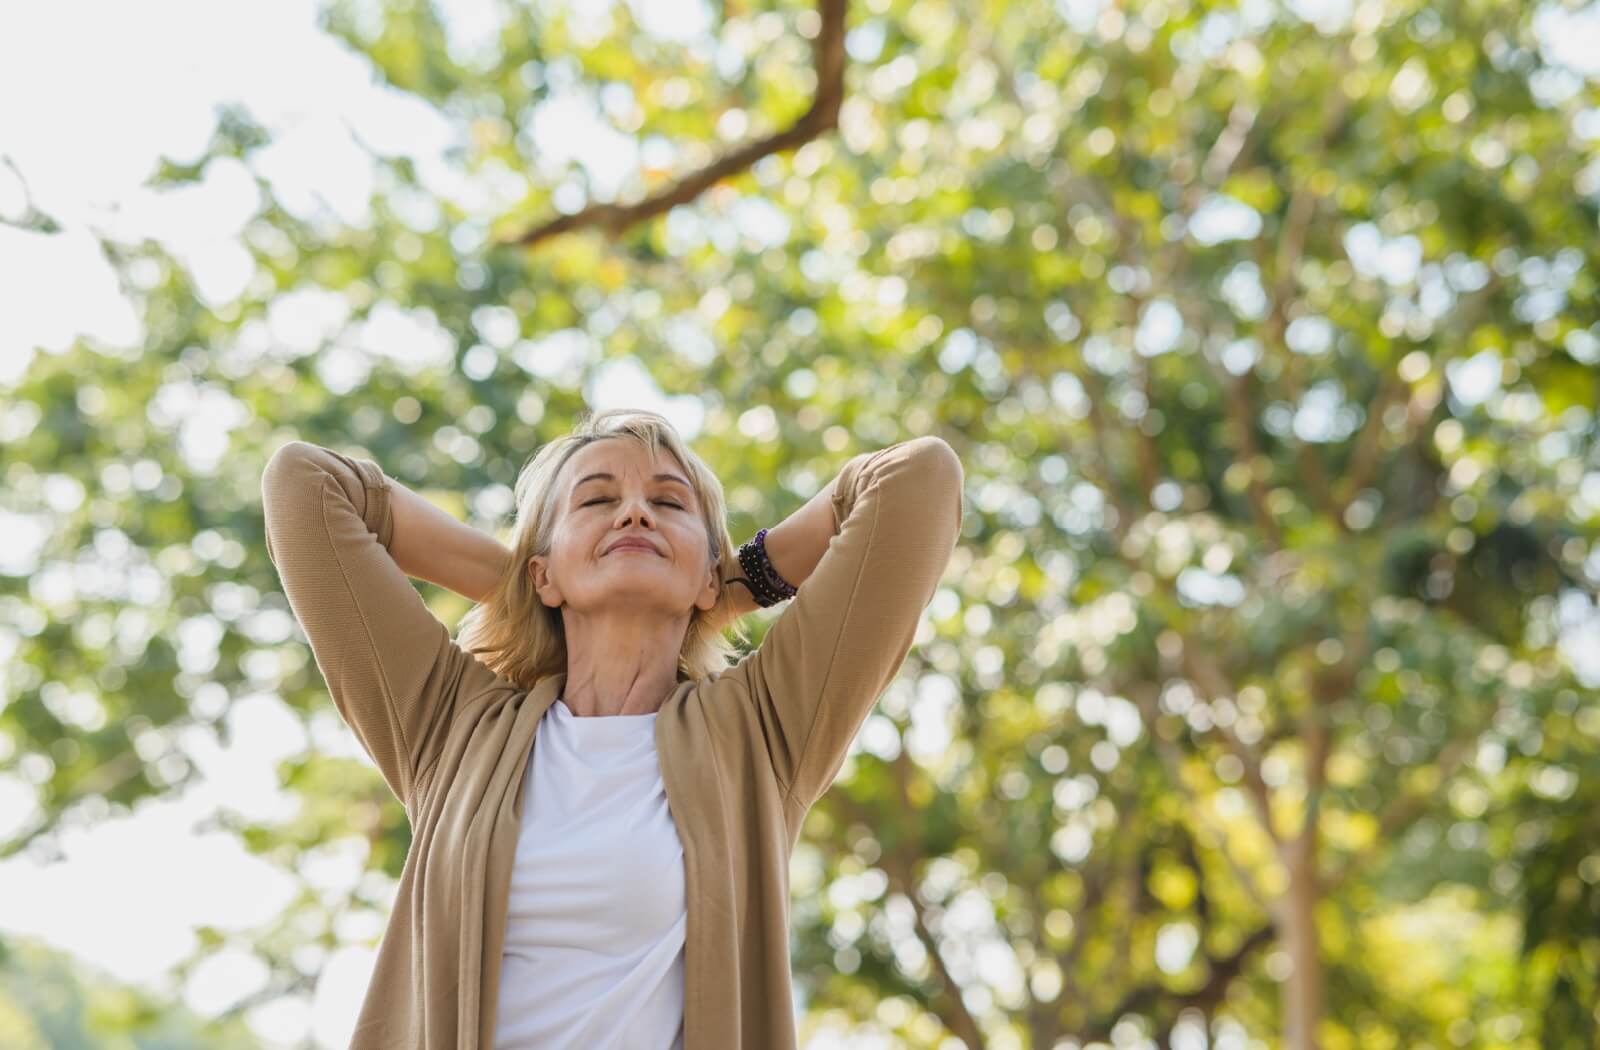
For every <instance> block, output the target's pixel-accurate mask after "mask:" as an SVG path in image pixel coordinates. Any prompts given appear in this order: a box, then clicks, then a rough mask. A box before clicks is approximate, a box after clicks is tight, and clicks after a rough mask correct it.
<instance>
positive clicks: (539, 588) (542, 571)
mask: <svg viewBox="0 0 1600 1050" xmlns="http://www.w3.org/2000/svg"><path fill="white" fill-rule="evenodd" d="M528 577H529V579H530V580H531V582H532V583H533V590H534V593H536V594H537V595H538V596H539V601H540V602H542V603H544V604H545V605H548V606H549V607H550V608H552V609H559V608H561V588H560V587H558V586H556V584H555V581H553V580H552V579H550V559H549V558H548V557H547V556H546V555H543V554H535V555H534V556H533V557H531V558H529V559H528Z"/></svg>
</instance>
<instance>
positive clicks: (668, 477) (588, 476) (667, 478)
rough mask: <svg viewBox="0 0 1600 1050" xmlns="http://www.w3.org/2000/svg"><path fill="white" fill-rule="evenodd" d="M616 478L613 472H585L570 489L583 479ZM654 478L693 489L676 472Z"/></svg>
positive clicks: (582, 481) (610, 479) (574, 489)
mask: <svg viewBox="0 0 1600 1050" xmlns="http://www.w3.org/2000/svg"><path fill="white" fill-rule="evenodd" d="M616 480H617V476H616V475H615V474H606V473H599V474H585V475H584V476H583V477H581V478H579V479H578V480H577V481H576V482H574V483H573V486H572V490H573V491H574V492H576V491H577V490H578V486H579V485H582V484H583V483H584V482H585V481H616ZM654 480H656V481H676V482H677V483H678V484H680V485H682V486H683V487H684V488H686V489H689V490H690V491H691V492H692V491H693V486H691V485H690V484H689V483H688V482H687V481H685V480H683V479H682V478H680V477H679V476H678V475H676V474H657V475H656V476H655V479H654Z"/></svg>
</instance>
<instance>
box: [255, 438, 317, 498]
mask: <svg viewBox="0 0 1600 1050" xmlns="http://www.w3.org/2000/svg"><path fill="white" fill-rule="evenodd" d="M318 451H320V450H319V449H318V448H317V446H315V445H313V444H311V443H310V442H309V441H301V440H300V439H299V438H295V439H294V440H291V441H286V442H284V443H283V444H282V445H279V446H278V448H277V451H275V452H273V453H272V455H270V456H268V457H267V464H266V466H265V467H263V468H262V470H261V483H262V485H264V486H265V485H268V484H270V482H271V479H272V478H275V477H277V476H279V475H281V474H283V473H284V472H286V471H291V472H292V471H295V470H303V469H304V468H305V465H306V464H307V463H310V462H312V461H313V460H314V459H315V458H316V455H317V453H318Z"/></svg>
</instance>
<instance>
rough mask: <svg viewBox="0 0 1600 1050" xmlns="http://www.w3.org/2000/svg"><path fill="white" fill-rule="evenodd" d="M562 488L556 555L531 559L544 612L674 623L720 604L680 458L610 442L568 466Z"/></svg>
mask: <svg viewBox="0 0 1600 1050" xmlns="http://www.w3.org/2000/svg"><path fill="white" fill-rule="evenodd" d="M557 487H558V489H559V495H558V497H557V502H556V524H555V531H554V535H553V536H552V538H551V546H550V554H549V555H548V556H543V555H534V556H533V558H532V559H531V560H530V572H531V573H532V575H533V581H534V586H535V588H536V589H537V591H538V593H539V598H540V600H541V601H542V602H543V603H544V604H545V605H547V606H550V607H551V608H560V607H562V606H563V605H566V606H570V607H571V609H572V610H574V611H577V612H585V613H595V612H602V613H603V612H607V611H610V612H625V613H627V614H628V615H632V616H640V615H644V616H650V615H659V616H665V617H673V618H676V617H682V616H685V615H687V614H689V612H690V611H691V610H692V609H693V608H694V607H696V606H698V607H699V608H701V609H705V610H709V609H711V608H712V607H713V606H714V605H715V604H716V600H717V579H716V573H715V571H714V566H712V564H711V556H710V551H709V549H708V548H709V546H710V544H709V541H708V539H707V535H706V526H705V522H704V520H703V519H702V518H701V515H700V506H699V502H698V501H697V500H696V498H695V493H694V489H693V488H691V487H690V485H689V474H688V471H686V470H684V469H683V464H681V463H679V462H678V457H677V456H675V455H673V454H672V453H671V452H670V451H667V450H665V449H662V450H661V451H660V453H659V454H658V455H654V456H653V455H652V454H651V450H649V449H646V448H645V447H643V446H642V445H641V444H640V443H639V442H637V441H635V440H633V439H632V438H630V437H618V438H605V439H603V440H600V441H595V442H592V443H590V444H588V445H585V446H584V447H583V448H581V449H579V450H578V451H577V452H576V453H574V454H573V456H572V458H571V459H569V460H567V462H566V464H565V465H564V466H563V467H562V474H561V477H560V478H558V479H557ZM622 540H626V541H629V542H631V543H633V544H634V545H635V546H623V547H615V546H614V545H615V544H616V543H617V542H618V541H622Z"/></svg>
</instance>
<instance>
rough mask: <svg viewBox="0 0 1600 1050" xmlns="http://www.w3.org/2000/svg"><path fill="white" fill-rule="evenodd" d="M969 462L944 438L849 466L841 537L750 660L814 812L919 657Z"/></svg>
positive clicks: (837, 499)
mask: <svg viewBox="0 0 1600 1050" xmlns="http://www.w3.org/2000/svg"><path fill="white" fill-rule="evenodd" d="M963 480H964V474H963V469H962V465H961V460H960V459H959V458H958V457H957V455H956V453H955V450H954V449H952V448H951V447H950V445H949V444H948V443H946V442H945V441H944V440H942V439H941V438H937V437H934V436H931V435H927V436H923V437H918V438H912V439H910V440H908V441H902V442H900V443H898V444H895V445H890V446H889V447H887V448H884V449H880V450H878V451H876V452H867V453H861V454H860V455H858V456H855V457H853V458H852V459H850V460H848V461H846V463H845V465H844V467H843V468H842V469H841V470H840V473H839V477H838V479H837V482H836V484H835V487H834V496H833V515H834V527H835V534H834V536H833V538H832V539H831V540H830V541H829V543H828V549H827V551H826V552H825V553H824V554H823V556H822V560H821V561H820V562H819V563H818V564H817V566H816V568H815V569H814V570H813V571H812V573H811V575H810V576H809V577H807V578H806V580H805V582H804V583H802V584H801V585H800V588H799V592H798V593H797V594H796V595H795V596H794V597H793V598H792V599H790V601H789V603H788V605H787V606H786V607H785V608H784V610H783V612H782V614H781V615H780V616H779V617H778V618H777V620H776V621H774V622H773V624H772V626H771V627H770V628H769V629H768V630H767V632H766V635H765V636H764V637H763V638H762V640H761V642H760V645H759V646H758V647H757V648H756V650H755V651H754V652H753V653H750V654H748V655H747V656H745V657H744V658H743V659H741V660H740V661H739V662H738V663H737V664H736V665H735V666H734V667H732V668H730V669H729V670H728V671H727V672H724V674H726V675H729V676H731V677H733V678H734V679H735V680H737V681H739V682H741V683H742V684H743V686H744V687H745V689H746V690H747V692H748V694H749V699H750V702H751V703H752V704H753V705H754V707H755V715H756V717H757V718H758V719H759V720H760V722H761V728H762V736H763V737H764V739H765V741H766V746H767V751H768V753H769V754H770V756H771V760H772V765H773V770H774V773H775V774H776V776H777V779H778V782H779V784H780V785H782V787H783V789H784V790H785V792H786V793H787V795H788V797H789V798H790V799H791V800H792V801H793V802H795V803H798V804H799V805H800V807H801V808H802V809H809V808H810V806H811V805H812V804H813V803H815V802H816V800H817V799H818V798H820V797H821V796H822V794H823V793H824V792H826V791H827V789H828V787H829V786H830V785H831V784H832V783H833V779H834V777H835V776H836V775H837V774H838V772H839V769H840V767H841V766H842V765H843V764H844V759H845V756H846V754H847V753H848V751H849V748H850V744H851V741H852V740H853V739H854V738H855V735H856V732H857V731H858V730H859V729H860V728H861V725H862V724H863V723H864V722H865V721H866V718H867V715H868V714H869V713H871V710H872V707H873V705H875V704H876V703H877V701H878V697H879V696H880V695H881V694H882V693H883V691H884V689H885V688H887V687H888V685H889V683H890V682H891V681H892V680H893V679H894V676H895V675H896V674H897V673H899V670H900V667H901V665H902V664H903V663H904V662H905V658H906V656H907V655H908V654H909V653H910V651H911V645H912V642H913V641H914V639H915V636H916V632H917V626H918V624H919V622H920V621H921V619H922V613H923V610H924V608H925V607H926V606H927V604H928V602H929V601H930V600H931V599H932V598H933V593H934V591H935V589H936V588H937V587H938V584H939V581H940V579H941V578H942V577H943V575H944V571H945V567H946V566H947V565H948V563H949V560H950V555H951V552H952V551H953V550H954V549H955V544H956V540H957V538H958V537H959V535H960V532H961V522H962V509H961V504H962V484H963Z"/></svg>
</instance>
